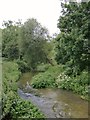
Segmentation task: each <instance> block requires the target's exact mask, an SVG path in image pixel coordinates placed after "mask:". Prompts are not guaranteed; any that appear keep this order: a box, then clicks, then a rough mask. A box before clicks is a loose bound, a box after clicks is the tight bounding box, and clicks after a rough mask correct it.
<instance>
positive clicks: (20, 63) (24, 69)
mask: <svg viewBox="0 0 90 120" xmlns="http://www.w3.org/2000/svg"><path fill="white" fill-rule="evenodd" d="M16 62H17V64H18V69H19V70H20V71H21V72H22V73H24V72H27V71H29V70H30V67H29V66H28V64H27V63H26V62H25V61H24V60H20V59H17V60H16Z"/></svg>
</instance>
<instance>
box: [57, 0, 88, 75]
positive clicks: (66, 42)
mask: <svg viewBox="0 0 90 120" xmlns="http://www.w3.org/2000/svg"><path fill="white" fill-rule="evenodd" d="M89 5H90V2H88V3H87V2H84V3H81V4H77V3H73V2H70V3H69V4H62V8H63V10H62V16H60V18H59V22H58V28H59V29H60V31H61V33H60V34H59V35H58V36H57V38H56V41H57V55H56V60H57V63H58V64H60V63H62V64H65V65H66V66H68V67H70V68H71V69H72V72H73V74H78V73H79V72H81V71H83V70H84V69H86V68H87V66H88V62H89V59H88V52H89V51H88V40H89V38H90V35H89V32H90V31H89V29H88V24H89V17H90V14H89Z"/></svg>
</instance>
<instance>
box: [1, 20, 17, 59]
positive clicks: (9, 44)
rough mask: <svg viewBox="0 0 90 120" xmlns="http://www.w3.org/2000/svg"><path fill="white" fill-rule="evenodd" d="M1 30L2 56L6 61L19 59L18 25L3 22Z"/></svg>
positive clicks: (11, 22)
mask: <svg viewBox="0 0 90 120" xmlns="http://www.w3.org/2000/svg"><path fill="white" fill-rule="evenodd" d="M3 26H4V29H3V30H2V56H3V57H7V58H8V59H11V60H13V59H17V58H19V45H18V41H19V25H18V24H16V23H15V24H14V22H13V21H10V20H9V21H4V22H3Z"/></svg>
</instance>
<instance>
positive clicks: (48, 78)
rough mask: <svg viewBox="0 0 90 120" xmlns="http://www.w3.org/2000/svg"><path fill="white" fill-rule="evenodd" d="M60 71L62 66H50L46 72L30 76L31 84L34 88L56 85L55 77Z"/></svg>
mask: <svg viewBox="0 0 90 120" xmlns="http://www.w3.org/2000/svg"><path fill="white" fill-rule="evenodd" d="M62 71H63V67H62V66H59V65H57V66H50V67H49V68H48V70H47V71H46V72H43V73H39V74H37V75H35V76H34V77H33V78H32V82H31V85H32V86H33V87H34V88H46V87H56V84H55V79H56V77H57V76H58V75H59V73H60V72H62Z"/></svg>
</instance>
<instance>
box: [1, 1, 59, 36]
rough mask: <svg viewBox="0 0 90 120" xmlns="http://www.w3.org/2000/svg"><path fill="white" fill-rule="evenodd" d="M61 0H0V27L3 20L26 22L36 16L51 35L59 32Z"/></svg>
mask: <svg viewBox="0 0 90 120" xmlns="http://www.w3.org/2000/svg"><path fill="white" fill-rule="evenodd" d="M60 2H61V0H0V27H1V25H2V21H3V20H12V21H18V19H22V22H25V21H26V20H27V19H29V18H35V19H37V21H38V22H39V23H41V25H42V26H45V27H46V28H47V29H48V30H49V33H50V35H53V34H54V33H58V31H59V29H58V28H57V22H58V19H59V16H60V12H61V6H60Z"/></svg>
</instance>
